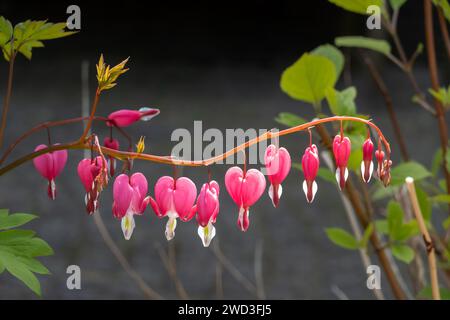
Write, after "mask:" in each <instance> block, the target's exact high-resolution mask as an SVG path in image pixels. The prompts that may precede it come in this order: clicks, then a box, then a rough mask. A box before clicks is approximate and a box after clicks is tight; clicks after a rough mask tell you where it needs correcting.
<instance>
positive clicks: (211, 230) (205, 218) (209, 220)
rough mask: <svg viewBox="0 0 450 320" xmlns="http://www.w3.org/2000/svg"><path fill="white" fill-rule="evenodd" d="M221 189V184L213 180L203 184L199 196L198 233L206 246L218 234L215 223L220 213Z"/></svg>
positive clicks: (197, 206)
mask: <svg viewBox="0 0 450 320" xmlns="http://www.w3.org/2000/svg"><path fill="white" fill-rule="evenodd" d="M219 190H220V188H219V184H218V183H217V182H216V181H214V180H213V181H211V182H208V183H205V184H203V186H202V189H201V190H200V194H199V195H198V198H197V205H196V211H197V222H198V230H197V233H198V235H199V237H200V239H201V240H202V243H203V246H204V247H208V246H209V244H210V243H211V240H212V239H213V238H214V236H215V235H216V228H215V227H214V225H213V224H214V223H215V222H216V218H217V215H218V214H219Z"/></svg>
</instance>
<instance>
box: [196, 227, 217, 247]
mask: <svg viewBox="0 0 450 320" xmlns="http://www.w3.org/2000/svg"><path fill="white" fill-rule="evenodd" d="M197 233H198V236H199V237H200V239H202V243H203V246H204V247H205V248H206V247H209V245H210V243H211V240H212V239H213V238H214V237H215V235H216V228H215V227H214V225H213V224H212V223H211V222H209V223H208V225H207V226H206V227H202V226H198V229H197Z"/></svg>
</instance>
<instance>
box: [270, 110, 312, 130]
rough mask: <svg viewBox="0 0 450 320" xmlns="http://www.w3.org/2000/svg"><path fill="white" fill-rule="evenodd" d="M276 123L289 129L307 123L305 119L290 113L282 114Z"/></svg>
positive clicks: (276, 119)
mask: <svg viewBox="0 0 450 320" xmlns="http://www.w3.org/2000/svg"><path fill="white" fill-rule="evenodd" d="M275 121H276V122H278V123H279V124H282V125H285V126H287V127H295V126H298V125H301V124H304V123H306V122H307V121H306V120H305V119H303V118H301V117H299V116H297V115H295V114H293V113H290V112H280V113H279V114H278V116H277V117H276V118H275Z"/></svg>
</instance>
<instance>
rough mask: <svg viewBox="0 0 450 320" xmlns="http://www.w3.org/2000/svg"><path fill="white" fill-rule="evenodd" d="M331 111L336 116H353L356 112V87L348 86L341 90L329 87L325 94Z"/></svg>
mask: <svg viewBox="0 0 450 320" xmlns="http://www.w3.org/2000/svg"><path fill="white" fill-rule="evenodd" d="M326 98H327V102H328V105H329V107H330V110H331V112H332V113H333V114H334V115H336V116H354V115H355V114H356V105H355V98H356V88H355V87H353V86H352V87H348V88H347V89H344V90H343V91H338V90H335V89H334V88H331V89H330V90H328V91H327V94H326Z"/></svg>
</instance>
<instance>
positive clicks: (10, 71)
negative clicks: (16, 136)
mask: <svg viewBox="0 0 450 320" xmlns="http://www.w3.org/2000/svg"><path fill="white" fill-rule="evenodd" d="M11 41H12V42H11V43H14V38H13V39H12V40H11ZM13 48H14V46H13V45H11V55H10V58H9V69H8V83H7V85H6V94H5V98H4V101H3V111H2V121H1V125H0V149H1V148H2V145H3V136H4V134H5V128H6V118H7V116H8V110H9V105H10V102H11V95H12V84H13V74H14V61H15V58H16V53H15V52H14V49H13Z"/></svg>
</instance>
